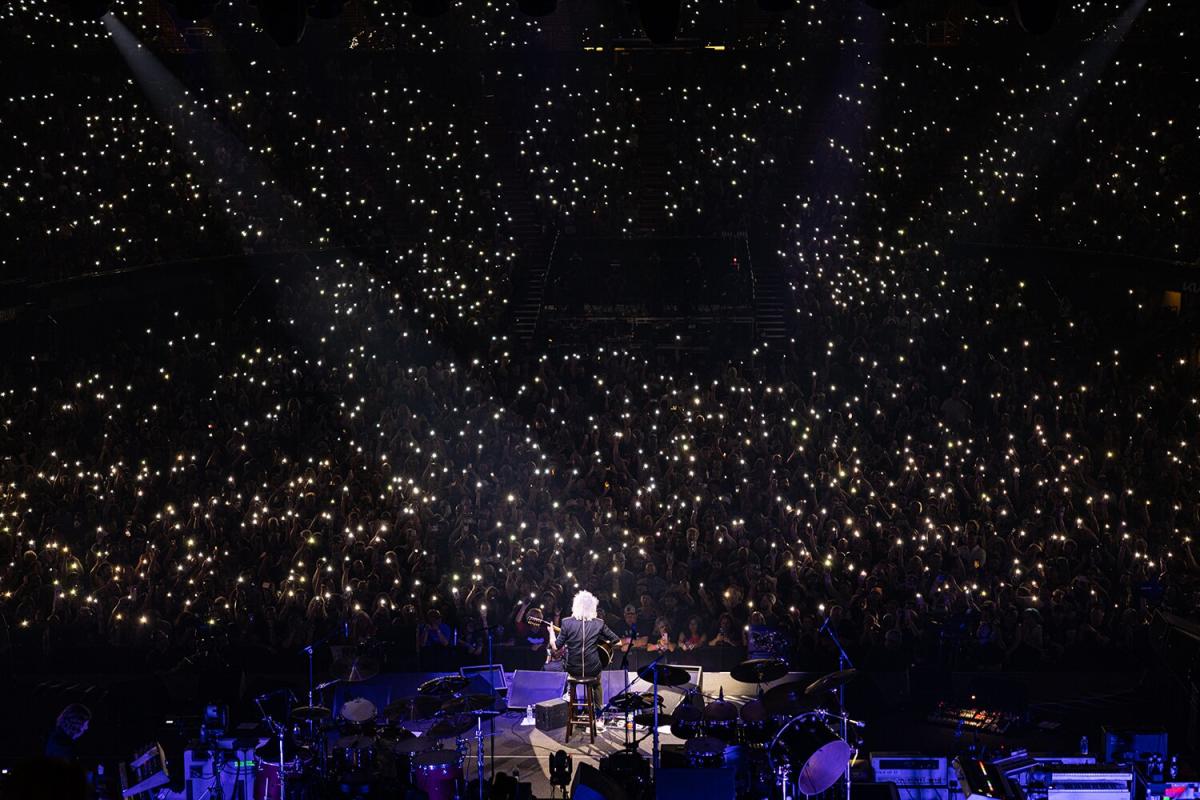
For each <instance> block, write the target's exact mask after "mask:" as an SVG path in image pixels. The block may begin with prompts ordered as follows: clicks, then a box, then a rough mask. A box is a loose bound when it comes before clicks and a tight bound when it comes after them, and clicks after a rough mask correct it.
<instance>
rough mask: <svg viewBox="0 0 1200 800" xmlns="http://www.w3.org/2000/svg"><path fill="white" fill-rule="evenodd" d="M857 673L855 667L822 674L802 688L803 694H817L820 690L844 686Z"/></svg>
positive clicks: (830, 689) (824, 690)
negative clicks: (805, 687)
mask: <svg viewBox="0 0 1200 800" xmlns="http://www.w3.org/2000/svg"><path fill="white" fill-rule="evenodd" d="M857 675H858V670H856V669H843V670H841V671H839V672H831V673H829V674H828V675H822V676H821V677H819V678H817V679H816V680H815V681H813V682H812V683H810V684H809V685H808V688H807V689H805V690H804V693H805V694H819V693H820V692H829V691H832V690H834V689H839V688H841V687H842V686H845V685H846V684H847V683H849V682H850V681H852V680H854V678H855V676H857Z"/></svg>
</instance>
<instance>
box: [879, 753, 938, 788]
mask: <svg viewBox="0 0 1200 800" xmlns="http://www.w3.org/2000/svg"><path fill="white" fill-rule="evenodd" d="M871 769H872V770H874V771H875V780H876V781H879V782H880V783H885V782H889V781H890V782H891V783H894V784H896V786H897V788H900V789H905V788H914V787H919V786H946V785H947V782H948V781H949V773H950V762H949V760H948V759H947V758H946V757H945V756H926V755H920V754H918V753H871Z"/></svg>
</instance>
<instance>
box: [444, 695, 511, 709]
mask: <svg viewBox="0 0 1200 800" xmlns="http://www.w3.org/2000/svg"><path fill="white" fill-rule="evenodd" d="M441 710H442V711H444V712H446V713H447V714H488V713H492V712H496V713H503V712H501V711H500V708H499V698H497V697H496V696H495V695H490V694H465V695H461V696H458V697H452V698H450V699H449V700H447V701H446V702H444V703H442V709H441Z"/></svg>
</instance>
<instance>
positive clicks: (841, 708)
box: [821, 617, 854, 800]
mask: <svg viewBox="0 0 1200 800" xmlns="http://www.w3.org/2000/svg"><path fill="white" fill-rule="evenodd" d="M829 621H830V618H829V617H826V618H825V622H824V623H823V624H822V625H821V630H822V631H824V632H825V633H826V635H828V636H829V639H830V641H832V642H833V646H834V647H836V648H837V651H838V671H839V672H842V671H845V670H848V669H854V663H853V662H852V661H850V656H848V655H846V649H845V648H844V647H842V643H841V641H840V640H839V639H838V637H837V633H835V632H834V630H833V627H832V626H831V625H830V624H829ZM837 696H838V714H839V715H840V716H841V719H842V741H843V742H845V743H846V744H850V739H849V736H850V729H849V723H848V722H847V720H848V719H849V717H847V716H846V684H844V683H843V684H841V685H839V686H838V690H837ZM843 780H844V783H845V786H846V795H845V800H850V764H849V763H848V764H846V775H845V776H844V779H843Z"/></svg>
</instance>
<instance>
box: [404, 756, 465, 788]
mask: <svg viewBox="0 0 1200 800" xmlns="http://www.w3.org/2000/svg"><path fill="white" fill-rule="evenodd" d="M462 780H463V757H462V756H461V755H459V753H458V751H457V750H430V751H429V752H427V753H419V754H417V755H415V756H413V759H412V781H413V785H414V786H416V787H417V788H418V789H420V790H421V791H422V792H424V793H425V794H426V795H427V796H428V797H429V800H454V798H456V797H461V796H462V792H461V789H462V787H461V786H460V784H461V783H462Z"/></svg>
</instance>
